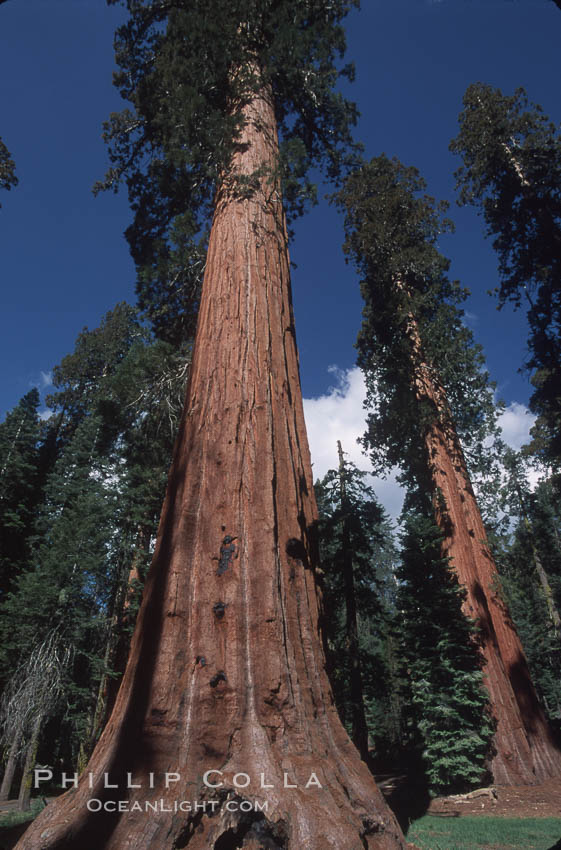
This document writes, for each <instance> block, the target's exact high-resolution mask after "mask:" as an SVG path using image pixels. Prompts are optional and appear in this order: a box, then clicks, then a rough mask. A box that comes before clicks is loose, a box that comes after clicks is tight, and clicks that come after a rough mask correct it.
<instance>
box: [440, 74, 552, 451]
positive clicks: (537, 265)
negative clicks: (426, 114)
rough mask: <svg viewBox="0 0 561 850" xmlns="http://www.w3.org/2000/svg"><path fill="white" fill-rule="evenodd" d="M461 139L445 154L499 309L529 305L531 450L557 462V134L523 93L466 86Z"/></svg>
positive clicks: (527, 364) (478, 85)
mask: <svg viewBox="0 0 561 850" xmlns="http://www.w3.org/2000/svg"><path fill="white" fill-rule="evenodd" d="M459 120H460V132H459V134H458V136H457V137H456V138H455V139H454V140H453V141H452V143H451V145H450V149H451V150H452V151H454V152H455V153H457V154H459V155H460V156H461V157H462V159H463V165H462V166H461V168H459V169H458V171H457V172H456V177H457V180H458V187H459V189H460V194H459V203H460V204H468V203H469V204H473V205H474V206H475V207H476V208H477V209H478V210H479V211H480V212H481V213H482V214H483V218H484V220H485V224H486V227H487V235H488V236H490V237H491V238H492V239H493V247H494V248H495V250H496V252H497V254H498V258H499V272H500V275H501V284H500V287H499V288H498V290H497V294H498V300H499V307H501V306H503V305H504V304H505V302H507V301H510V302H512V303H513V304H514V305H515V306H516V307H519V306H520V305H521V303H522V301H525V302H527V304H528V322H529V326H530V335H529V340H528V343H529V345H528V347H529V356H528V358H527V361H526V364H525V365H526V367H527V368H528V369H529V370H530V371H531V372H532V384H533V385H534V392H533V394H532V398H531V400H530V406H531V408H532V410H533V411H534V412H535V413H537V414H538V415H539V421H538V427H537V429H536V432H535V433H536V438H537V439H536V441H535V445H534V447H535V449H536V450H537V451H538V452H539V453H540V454H541V455H542V456H543V458H544V459H545V460H546V461H548V462H549V463H553V464H554V465H555V466H556V467H558V466H559V464H560V462H561V393H560V391H559V387H560V386H561V365H560V363H561V286H560V284H559V281H560V279H561V133H560V132H559V128H558V127H556V126H555V125H554V124H552V123H551V122H550V121H549V119H548V118H547V116H545V115H544V114H543V111H542V109H541V107H539V106H536V105H535V104H531V103H529V102H528V99H527V97H526V93H525V92H524V90H523V89H517V91H516V92H515V93H514V94H513V95H511V96H507V95H503V94H502V92H501V91H500V90H499V89H494V88H492V87H491V86H488V85H484V84H482V83H476V84H474V85H471V86H469V88H468V89H467V91H466V93H465V95H464V110H463V112H462V113H461V114H460V119H459Z"/></svg>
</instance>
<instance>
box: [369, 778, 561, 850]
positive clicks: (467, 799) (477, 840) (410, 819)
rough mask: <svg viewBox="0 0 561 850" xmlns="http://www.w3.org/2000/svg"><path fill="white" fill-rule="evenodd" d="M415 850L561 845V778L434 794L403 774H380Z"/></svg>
mask: <svg viewBox="0 0 561 850" xmlns="http://www.w3.org/2000/svg"><path fill="white" fill-rule="evenodd" d="M377 780H378V784H379V786H380V788H381V790H382V792H383V793H384V796H385V797H386V799H387V801H388V803H389V805H390V806H391V808H392V809H393V810H394V812H395V814H396V816H397V818H398V820H399V822H400V824H401V827H402V829H403V831H404V833H405V834H406V836H407V840H408V841H409V842H411V844H409V847H410V848H411V850H413V848H417V850H472V848H473V850H561V782H560V781H559V780H549V781H548V782H544V783H543V784H541V785H532V786H512V787H506V786H492V787H490V788H482V789H479V790H477V791H475V792H472V793H471V794H467V795H462V794H454V795H450V796H448V797H435V798H433V799H431V798H430V797H429V796H428V794H427V792H426V787H423V786H422V785H420V784H415V783H410V782H408V781H407V778H406V777H405V776H400V777H395V776H394V777H389V776H386V777H379V776H378V777H377Z"/></svg>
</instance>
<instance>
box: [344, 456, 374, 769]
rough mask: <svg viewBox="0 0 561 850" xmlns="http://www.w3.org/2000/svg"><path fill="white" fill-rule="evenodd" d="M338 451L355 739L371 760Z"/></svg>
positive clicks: (347, 521)
mask: <svg viewBox="0 0 561 850" xmlns="http://www.w3.org/2000/svg"><path fill="white" fill-rule="evenodd" d="M337 450H338V452H339V495H340V500H341V510H342V512H343V529H342V540H341V543H342V548H343V585H344V588H345V610H346V623H345V632H346V641H345V643H346V649H347V653H348V659H349V664H350V671H351V675H350V682H349V685H350V694H349V696H350V701H351V723H352V735H351V737H352V739H353V743H354V745H355V747H356V748H357V750H358V751H359V753H360V757H361V758H362V760H363V761H365V762H366V763H367V764H368V726H367V725H366V716H365V713H364V694H363V688H362V671H361V667H360V647H359V641H358V618H357V610H356V591H355V582H354V570H353V552H352V548H351V535H350V530H349V517H348V497H347V488H346V483H345V462H344V459H343V448H342V446H341V442H340V441H339V440H338V441H337Z"/></svg>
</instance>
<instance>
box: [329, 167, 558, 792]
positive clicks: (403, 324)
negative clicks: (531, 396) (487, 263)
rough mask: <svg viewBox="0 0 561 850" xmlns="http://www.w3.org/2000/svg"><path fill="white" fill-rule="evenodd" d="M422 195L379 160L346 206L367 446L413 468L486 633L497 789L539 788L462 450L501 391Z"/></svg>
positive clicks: (529, 707) (537, 716)
mask: <svg viewBox="0 0 561 850" xmlns="http://www.w3.org/2000/svg"><path fill="white" fill-rule="evenodd" d="M424 189H425V184H424V181H423V180H422V179H421V178H420V177H419V175H418V172H417V171H416V170H415V169H411V168H409V169H408V168H404V167H403V166H402V165H401V164H400V163H398V162H397V161H395V160H393V161H390V160H388V159H387V158H386V157H384V156H381V157H379V158H377V159H373V160H372V161H371V162H370V163H366V164H365V165H364V166H363V167H362V168H361V169H360V170H358V171H357V172H355V173H354V174H353V175H351V177H350V178H349V179H348V181H347V182H346V184H345V187H344V190H343V191H342V192H341V193H340V195H339V197H338V200H339V203H340V205H341V206H342V207H343V209H344V210H345V214H346V233H347V239H346V243H345V249H346V251H347V253H348V255H349V256H350V257H351V258H352V259H353V261H354V262H355V264H356V266H357V268H358V270H359V273H360V275H361V288H362V293H363V297H364V300H365V309H364V323H363V327H362V330H361V332H360V335H359V340H358V349H359V362H360V364H361V366H362V367H363V368H364V369H365V372H366V376H367V384H368V389H369V399H370V402H371V404H372V406H373V413H372V415H371V416H370V419H369V432H368V435H367V438H366V439H367V442H368V444H369V445H370V447H371V448H372V450H373V452H374V457H375V458H380V456H382V457H383V458H384V462H385V463H392V464H395V465H399V466H400V467H401V468H402V469H403V470H404V477H405V481H406V483H408V484H409V486H410V488H411V490H412V492H414V491H415V490H417V491H420V492H421V493H430V494H431V496H432V501H433V506H434V514H435V518H436V520H437V523H438V525H439V526H440V528H441V529H442V532H443V537H444V542H443V555H445V556H447V557H448V558H450V560H451V563H452V565H453V567H454V569H455V570H456V572H457V574H458V578H459V580H460V583H461V585H463V586H465V588H466V591H467V595H466V600H465V604H464V611H465V613H466V615H467V616H469V617H472V618H474V619H477V622H478V626H479V632H480V637H481V643H482V650H483V654H484V656H485V684H486V686H487V689H488V691H489V698H490V703H491V707H492V710H493V714H494V717H495V721H496V733H495V738H494V741H495V750H496V752H495V754H494V756H493V759H492V765H491V767H492V771H493V775H494V778H495V781H497V782H499V783H506V784H512V783H514V784H517V783H532V782H535V781H537V780H540V779H545V778H547V777H549V776H557V775H559V773H561V753H560V752H559V750H558V749H557V748H556V747H555V745H554V743H553V740H552V737H551V733H550V731H549V728H548V726H547V723H546V720H545V717H544V714H543V711H542V708H541V706H540V704H539V702H538V700H537V697H536V694H535V691H534V688H533V686H532V682H531V679H530V675H529V672H528V667H527V663H526V660H525V657H524V653H523V651H522V647H521V645H520V641H519V639H518V637H517V634H516V631H515V629H514V627H513V625H512V622H511V620H510V617H509V615H508V611H507V610H506V609H505V606H504V604H503V602H502V600H501V598H500V595H499V591H498V575H497V571H496V568H495V564H494V562H493V559H492V556H491V553H490V551H489V547H488V545H487V542H486V537H485V530H484V527H483V522H482V520H481V515H480V512H479V509H478V506H477V502H476V499H475V495H474V492H473V488H472V485H471V482H470V476H469V474H468V468H467V464H466V458H465V455H464V451H463V447H462V444H461V443H460V436H459V435H461V437H462V438H463V441H464V445H465V446H467V447H468V449H470V450H471V451H472V452H473V449H474V447H475V448H477V445H478V443H479V444H481V441H482V440H483V439H484V438H485V435H486V433H488V430H489V427H491V429H492V417H491V423H489V416H490V412H491V411H492V393H491V391H490V388H489V385H488V383H487V375H486V373H484V372H483V370H482V356H481V352H480V350H479V349H478V347H477V346H475V345H474V343H473V339H472V337H471V334H470V332H469V331H468V329H467V328H466V327H465V326H464V325H463V323H462V321H461V319H462V313H461V310H460V309H459V307H458V304H459V303H461V300H462V295H463V293H462V291H461V290H460V288H459V286H458V284H457V283H454V282H451V281H450V280H449V279H448V277H447V274H446V272H447V270H448V265H449V264H448V261H447V260H446V259H445V258H444V257H442V255H441V254H440V253H439V252H438V250H437V248H436V245H435V243H436V240H437V237H438V235H439V233H440V232H442V230H443V229H444V228H445V227H446V226H447V223H446V221H445V219H443V212H444V208H443V207H440V208H439V207H438V205H436V204H435V202H434V201H433V199H431V198H429V197H428V196H426V195H422V194H421V193H422V192H424ZM477 454H480V452H477Z"/></svg>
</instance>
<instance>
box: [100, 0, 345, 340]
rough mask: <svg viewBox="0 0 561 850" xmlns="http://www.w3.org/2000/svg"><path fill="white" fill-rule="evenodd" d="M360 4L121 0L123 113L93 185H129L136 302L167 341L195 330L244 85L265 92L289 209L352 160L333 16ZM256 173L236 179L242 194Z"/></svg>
mask: <svg viewBox="0 0 561 850" xmlns="http://www.w3.org/2000/svg"><path fill="white" fill-rule="evenodd" d="M109 2H117V0H109ZM357 5H358V0H348V2H345V0H337V2H328V0H298V2H288V0H263V2H255V0H211V2H209V0H206V2H202V0H195V2H185V0H169V2H153V0H146V2H138V0H128V2H126V6H127V8H128V11H129V19H128V21H127V23H126V24H124V25H123V26H122V27H120V28H119V29H118V31H117V34H116V40H115V45H116V57H117V62H118V65H119V67H120V70H119V72H117V74H116V75H115V85H116V86H117V87H118V89H119V91H120V93H121V96H122V97H123V98H124V99H125V100H127V101H129V102H130V104H131V108H127V109H125V110H123V111H122V112H120V113H115V114H113V115H111V117H110V120H109V121H108V122H107V124H106V125H105V138H106V140H107V142H108V144H109V152H110V160H111V163H112V167H111V169H110V170H109V172H108V174H107V176H106V179H105V181H104V182H103V183H100V184H98V185H97V187H96V188H97V189H99V188H109V187H112V188H117V186H118V185H119V184H120V183H121V182H122V181H124V182H125V183H126V185H127V188H128V193H129V199H130V203H131V207H132V209H133V212H134V221H133V223H132V225H131V226H130V227H129V228H128V230H127V234H126V235H127V239H128V242H129V245H130V248H131V253H132V256H133V258H134V260H135V263H136V264H137V267H138V293H139V299H140V306H141V307H142V308H143V309H144V310H145V311H146V313H147V315H148V316H149V317H150V319H151V321H152V322H153V323H154V327H155V329H156V331H157V332H158V333H159V334H160V335H161V336H162V337H163V338H166V339H174V340H177V339H181V338H183V339H185V338H186V337H188V336H189V335H190V334H192V332H193V330H194V319H195V317H196V312H197V306H198V299H199V292H200V284H201V280H202V271H203V269H204V263H205V247H206V239H207V237H208V229H209V225H210V219H211V216H212V210H213V204H214V198H215V192H216V188H217V184H218V181H219V180H220V179H221V177H222V176H223V175H224V174H225V173H226V169H227V166H228V163H229V160H230V157H231V155H232V152H233V150H234V146H235V144H236V140H237V139H238V137H239V133H240V130H241V124H242V118H241V110H240V109H239V108H238V107H239V105H240V104H241V103H242V102H243V100H244V98H246V97H247V96H248V94H250V93H251V91H254V90H255V89H256V88H268V87H270V90H271V92H272V96H273V99H274V106H275V115H276V120H277V123H278V128H279V133H280V138H281V158H280V163H279V168H280V172H281V175H282V192H283V201H284V204H285V208H286V211H287V213H288V214H289V217H290V216H295V215H299V214H300V213H301V212H302V211H303V209H304V207H305V205H306V203H307V202H308V201H310V200H314V199H315V187H314V185H313V183H312V181H311V178H310V170H311V169H312V168H320V169H321V170H323V171H324V173H325V174H326V175H327V176H328V177H329V178H331V179H337V178H338V176H339V175H340V174H341V172H342V171H343V170H344V168H345V166H346V165H347V164H348V162H349V160H350V159H351V158H352V157H353V151H354V150H355V147H354V145H353V142H352V138H351V127H352V126H353V124H354V123H355V121H356V117H357V112H356V108H355V106H354V104H352V103H350V102H349V101H348V100H346V99H345V98H344V97H343V96H342V95H341V94H340V93H339V92H337V91H336V90H335V83H336V81H337V79H338V77H340V76H344V77H347V78H352V76H353V68H352V66H351V65H346V66H344V65H342V64H341V61H340V60H341V58H342V56H343V54H344V51H345V35H344V31H343V28H342V26H341V20H342V19H343V18H344V16H345V15H346V14H347V13H348V12H349V10H350V9H351V8H352V7H353V6H357ZM236 105H238V107H237V106H236ZM256 176H257V175H254V176H253V177H252V176H251V175H249V176H247V178H246V179H243V180H242V179H241V178H240V185H239V191H240V192H241V193H242V194H243V193H244V192H247V191H251V190H252V181H253V178H254V177H256Z"/></svg>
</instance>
